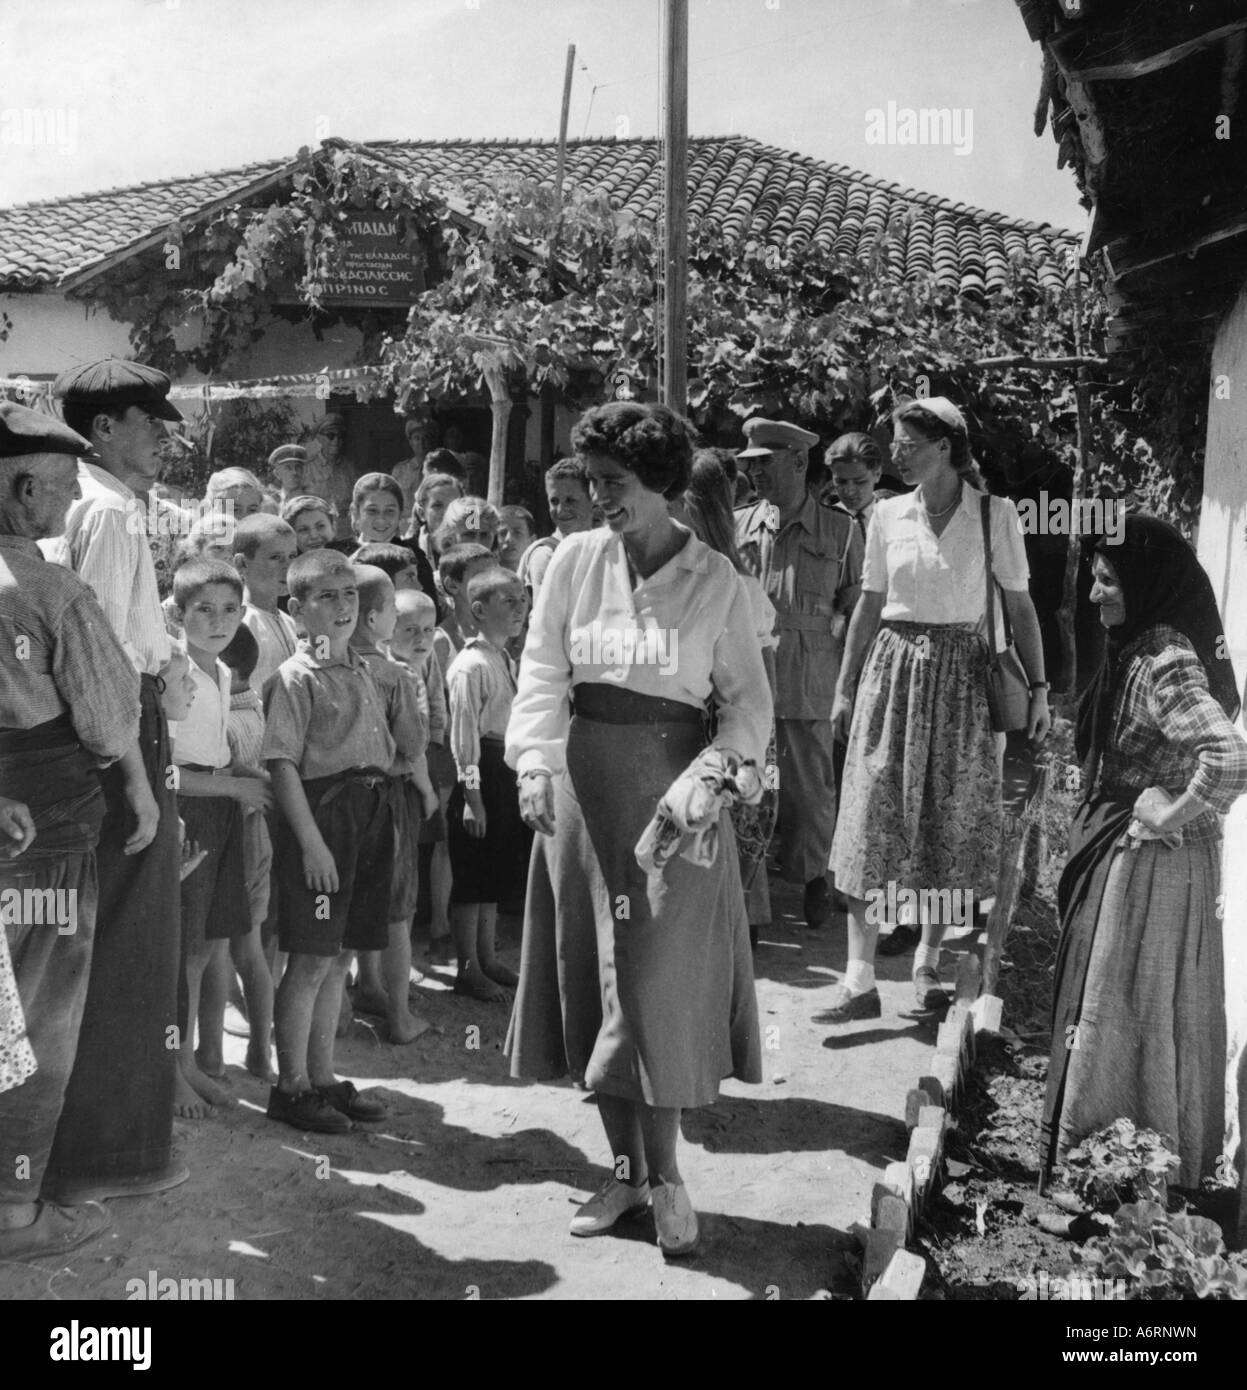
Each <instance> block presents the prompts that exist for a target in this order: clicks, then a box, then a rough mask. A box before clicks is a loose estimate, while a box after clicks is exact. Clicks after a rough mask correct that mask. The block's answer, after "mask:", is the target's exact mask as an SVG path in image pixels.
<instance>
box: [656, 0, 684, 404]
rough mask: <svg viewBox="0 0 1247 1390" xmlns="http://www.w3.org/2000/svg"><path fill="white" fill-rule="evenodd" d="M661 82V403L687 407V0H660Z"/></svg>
mask: <svg viewBox="0 0 1247 1390" xmlns="http://www.w3.org/2000/svg"><path fill="white" fill-rule="evenodd" d="M663 20H664V30H665V32H664V36H663V37H664V44H665V51H666V86H665V91H664V100H663V213H664V217H665V227H664V233H665V236H664V244H665V251H666V270H667V274H666V285H665V289H664V294H665V297H664V300H663V310H664V314H663V319H664V323H663V337H662V342H663V380H662V398H661V399H662V401H663V403H664V404H665V405H668V406H670V407H671V409H672V410H675V411H678V412H679V413H680V414H681V415H683V414H684V413H685V411H686V410H687V409H688V0H663Z"/></svg>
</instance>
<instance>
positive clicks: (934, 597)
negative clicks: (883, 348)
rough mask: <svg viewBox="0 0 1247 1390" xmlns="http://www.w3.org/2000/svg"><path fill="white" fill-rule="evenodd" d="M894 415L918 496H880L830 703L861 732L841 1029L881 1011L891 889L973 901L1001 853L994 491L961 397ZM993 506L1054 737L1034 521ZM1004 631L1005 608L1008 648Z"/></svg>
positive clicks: (847, 845) (1033, 731) (927, 931)
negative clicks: (1031, 580)
mask: <svg viewBox="0 0 1247 1390" xmlns="http://www.w3.org/2000/svg"><path fill="white" fill-rule="evenodd" d="M892 419H893V427H894V436H893V443H892V456H893V459H894V461H895V464H896V469H897V472H898V473H899V474H900V476H901V478H902V479H903V480H904V481H905V482H906V483H911V484H915V485H916V487H915V490H914V491H913V492H911V493H908V494H905V495H903V496H900V497H891V498H887V499H885V500H883V501H881V502H879V503H878V504H877V506H876V508H875V512H874V515H873V516H872V518H871V520H870V526H869V529H868V531H867V537H866V563H865V568H864V570H863V574H862V596H861V599H860V600H859V602H858V605H857V608H856V609H855V610H854V613H853V620H852V623H851V624H850V627H849V636H848V642H847V647H846V651H845V657H844V664H843V666H842V667H841V669H840V679H839V682H838V684H837V687H836V703H835V706H834V708H833V710H832V721H833V723H834V725H835V730H836V735H837V737H839V738H841V739H843V738H846V737H847V738H848V752H847V754H846V757H845V773H844V787H843V791H842V796H841V801H840V813H839V818H838V820H837V822H836V835H835V840H834V841H833V843H832V848H831V862H830V867H831V869H832V870H834V872H835V875H836V885H837V887H838V888H839V889H840V890H841V891H842V892H843V893H844V894H845V896H846V897H847V898H848V899H849V961H848V969H847V971H846V973H845V978H844V982H843V984H841V985H839V986H838V987H837V990H836V995H835V998H834V1000H833V1004H832V1008H831V1009H830V1011H829V1013H828V1015H827V1016H828V1018H829V1019H830V1021H832V1022H836V1023H843V1022H848V1021H850V1020H852V1019H859V1018H878V1017H879V1015H880V1012H881V1009H880V1002H879V993H878V990H877V989H876V988H875V971H874V955H875V943H876V938H877V936H878V932H879V925H880V923H881V922H882V921H883V920H884V918H885V916H886V910H887V904H889V903H895V902H896V901H897V899H896V897H895V896H893V895H891V894H889V891H888V890H889V887H890V886H891V887H894V889H895V890H896V891H897V892H898V893H899V891H900V890H901V889H909V890H912V891H915V892H917V893H918V894H920V895H921V896H920V898H919V899H918V901H919V902H920V903H922V904H923V905H924V906H926V905H929V904H932V903H937V904H940V905H945V904H947V905H952V904H962V905H964V904H965V903H966V902H967V901H968V899H967V898H966V897H965V896H964V895H965V894H971V895H974V897H983V896H987V895H989V894H990V893H992V892H993V891H994V888H995V882H996V873H997V868H998V860H999V856H1000V833H1001V806H1000V748H1001V741H1002V738H1003V736H1002V735H997V734H995V733H994V732H993V731H992V727H991V720H990V716H989V713H988V708H987V694H986V689H987V684H986V682H987V676H986V672H987V647H986V644H985V642H984V640H983V637H984V632H985V627H986V603H987V599H986V595H987V585H986V576H985V572H984V570H985V566H984V545H983V531H982V521H981V516H980V499H981V497H982V495H983V491H985V489H983V485H982V480H981V479H980V477H979V474H978V470H977V469H976V468H975V467H974V463H973V460H972V459H971V457H970V443H969V436H968V433H967V431H966V424H965V420H964V419H963V418H962V415H961V412H960V411H959V410H958V409H957V407H956V406H955V405H953V403H952V402H951V401H949V400H948V399H946V398H945V397H943V396H933V397H930V398H928V399H923V400H917V401H912V402H910V403H908V404H905V405H902V406H900V407H899V408H898V409H897V410H896V411H895V412H894V414H893V417H892ZM990 506H991V537H992V570H993V574H994V577H995V581H996V583H997V584H998V585H999V587H1000V590H1001V592H1002V593H1003V599H1004V602H1003V608H1004V609H1005V610H1006V611H1007V612H1008V615H1009V620H1010V622H1011V624H1012V627H1013V632H1014V637H1015V641H1016V644H1017V650H1018V656H1019V657H1020V659H1021V661H1022V665H1023V667H1024V668H1025V670H1026V673H1027V678H1028V680H1029V681H1030V683H1031V701H1030V714H1029V720H1028V725H1027V733H1028V735H1029V736H1030V738H1032V739H1036V740H1037V739H1042V738H1043V737H1044V735H1045V734H1046V733H1047V731H1048V727H1049V725H1050V723H1051V718H1050V716H1049V713H1048V698H1047V695H1048V691H1047V683H1046V682H1045V680H1044V668H1043V647H1042V644H1041V642H1040V636H1039V623H1038V620H1037V618H1036V616H1035V608H1034V605H1033V604H1032V603H1031V599H1030V595H1029V593H1028V592H1027V581H1028V576H1029V571H1028V569H1027V564H1026V552H1025V549H1024V548H1023V544H1022V535H1021V527H1020V525H1019V522H1018V515H1017V510H1016V508H1015V507H1014V505H1013V503H1012V502H1010V501H1008V500H1007V499H1006V498H1000V497H993V498H992V499H991V503H990ZM1002 637H1003V621H1002V619H1001V616H1000V613H999V611H998V613H997V633H996V642H997V646H998V647H999V645H1000V644H1001V641H1002ZM859 677H860V683H859ZM955 894H961V895H963V896H960V897H956V896H953V895H955ZM936 895H938V896H936ZM969 900H973V899H969ZM946 915H952V914H946ZM923 916H924V917H925V920H923V921H922V922H921V944H920V945H919V946H918V948H917V950H916V951H915V954H914V975H913V978H914V991H915V997H916V1001H917V1003H918V1005H919V1007H922V1008H928V1009H929V1008H935V1007H937V1006H938V1005H939V1004H941V1003H942V1002H943V1000H944V993H943V990H942V988H941V986H940V978H939V958H940V940H941V938H942V936H943V933H944V930H945V928H946V927H947V926H948V925H949V922H948V921H946V920H941V914H940V912H938V911H931V910H929V908H928V910H927V911H926V912H925V913H924V914H923ZM897 930H904V928H897ZM911 930H913V929H911ZM915 934H916V933H915Z"/></svg>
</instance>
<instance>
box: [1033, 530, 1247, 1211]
mask: <svg viewBox="0 0 1247 1390" xmlns="http://www.w3.org/2000/svg"><path fill="white" fill-rule="evenodd" d="M1119 535H1120V543H1119V544H1112V543H1111V541H1110V539H1109V538H1107V537H1106V538H1103V539H1101V540H1100V541H1099V542H1098V544H1097V545H1096V546H1095V549H1094V554H1093V557H1092V578H1093V581H1094V582H1093V584H1092V589H1091V601H1092V603H1094V604H1098V605H1099V609H1100V622H1101V623H1102V625H1103V626H1104V627H1105V629H1106V630H1107V633H1108V640H1107V643H1106V654H1105V658H1104V662H1103V664H1102V665H1101V667H1100V670H1099V672H1098V673H1097V675H1096V677H1095V680H1094V681H1093V683H1092V684H1091V685H1090V686H1089V687H1088V689H1087V691H1086V693H1085V694H1084V695H1083V698H1082V701H1081V702H1080V704H1079V710H1078V724H1077V732H1076V749H1077V753H1078V757H1079V760H1080V763H1081V768H1082V786H1083V801H1082V803H1081V805H1080V806H1079V808H1078V811H1077V813H1076V814H1075V817H1074V823H1073V826H1072V828H1071V831H1070V847H1069V859H1068V861H1067V862H1066V866H1065V871H1064V873H1063V874H1062V876H1061V883H1060V888H1059V890H1058V907H1059V910H1060V914H1061V941H1060V945H1059V947H1058V950H1057V963H1056V980H1055V985H1054V992H1053V1012H1052V1023H1053V1026H1052V1055H1051V1058H1050V1059H1049V1062H1048V1090H1047V1096H1046V1099H1045V1104H1044V1120H1043V1134H1042V1142H1041V1157H1042V1163H1043V1176H1044V1178H1045V1179H1046V1178H1047V1176H1048V1174H1049V1173H1050V1172H1051V1169H1052V1166H1053V1164H1054V1163H1056V1162H1058V1161H1060V1159H1061V1158H1062V1157H1063V1156H1064V1154H1065V1152H1066V1150H1067V1149H1069V1148H1070V1147H1072V1146H1074V1145H1076V1144H1077V1143H1079V1142H1080V1141H1081V1140H1082V1139H1084V1138H1085V1137H1086V1136H1087V1135H1088V1134H1091V1133H1093V1132H1094V1131H1095V1130H1097V1129H1101V1128H1103V1127H1104V1126H1105V1125H1108V1124H1111V1123H1112V1122H1113V1121H1114V1120H1116V1119H1118V1118H1121V1117H1124V1118H1126V1119H1130V1120H1133V1121H1134V1123H1135V1124H1136V1125H1137V1126H1139V1127H1140V1128H1147V1129H1151V1130H1155V1131H1156V1132H1157V1133H1158V1134H1161V1135H1164V1136H1165V1137H1166V1138H1167V1139H1168V1140H1169V1141H1170V1142H1171V1144H1172V1145H1173V1146H1174V1147H1175V1148H1176V1151H1177V1153H1178V1156H1179V1158H1180V1159H1181V1167H1180V1168H1179V1171H1178V1173H1177V1175H1176V1181H1177V1182H1178V1184H1179V1185H1181V1186H1184V1187H1196V1186H1198V1184H1199V1181H1200V1179H1201V1178H1202V1177H1204V1176H1206V1175H1208V1174H1210V1173H1212V1172H1213V1171H1214V1169H1215V1165H1216V1160H1217V1157H1218V1156H1219V1155H1220V1153H1221V1148H1222V1142H1223V1138H1224V1129H1225V1068H1226V1024H1225V979H1224V974H1223V961H1222V948H1221V922H1220V919H1219V914H1218V911H1217V895H1218V892H1219V888H1220V865H1221V828H1222V817H1223V816H1224V815H1225V813H1226V812H1227V811H1228V810H1229V809H1230V806H1231V805H1232V804H1233V802H1234V801H1235V800H1236V798H1238V797H1239V796H1241V795H1242V794H1243V792H1244V791H1247V742H1245V741H1244V740H1243V737H1242V736H1241V734H1239V732H1238V731H1237V730H1236V729H1235V727H1234V725H1233V723H1232V721H1233V720H1234V719H1235V718H1236V717H1237V715H1238V711H1239V708H1240V702H1239V697H1238V692H1237V689H1236V686H1235V680H1234V670H1233V667H1232V665H1231V663H1230V659H1229V656H1228V654H1227V652H1226V646H1225V635H1224V632H1223V631H1222V627H1221V618H1220V615H1219V614H1218V612H1217V604H1216V600H1215V598H1214V597H1213V592H1212V585H1211V584H1210V583H1209V581H1208V577H1207V575H1206V574H1205V573H1204V571H1203V570H1202V569H1201V567H1200V564H1199V561H1198V559H1197V558H1196V556H1195V552H1194V551H1193V550H1192V549H1191V547H1190V546H1189V545H1188V544H1187V542H1186V541H1185V540H1184V539H1183V537H1182V535H1181V534H1180V533H1179V532H1178V531H1177V530H1175V529H1174V528H1173V527H1172V526H1170V525H1169V524H1168V523H1167V522H1164V521H1161V520H1159V519H1158V518H1156V517H1152V516H1144V515H1128V516H1127V517H1126V518H1125V526H1124V534H1121V533H1119Z"/></svg>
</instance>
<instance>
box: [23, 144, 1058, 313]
mask: <svg viewBox="0 0 1247 1390" xmlns="http://www.w3.org/2000/svg"><path fill="white" fill-rule="evenodd" d="M362 148H366V149H369V150H371V151H372V152H375V154H376V155H377V156H378V157H380V158H383V159H385V160H387V161H388V162H390V163H392V164H394V165H396V166H397V167H399V168H401V169H402V170H404V171H405V172H408V173H411V174H414V175H417V176H422V177H427V178H428V179H429V181H430V183H431V184H433V185H434V186H436V187H439V188H443V189H446V191H452V192H453V191H460V190H462V191H464V192H468V193H471V192H474V191H478V190H481V189H484V188H488V187H489V185H490V184H491V183H492V182H494V181H496V180H500V179H504V178H508V177H509V178H514V177H517V176H522V177H526V178H532V179H536V180H537V181H539V182H542V183H545V184H546V185H548V186H552V185H553V181H554V165H555V155H556V149H555V144H554V142H553V141H548V140H480V141H472V140H443V141H403V140H382V141H375V142H372V143H371V144H370V145H369V146H367V147H362ZM294 162H295V161H294V160H293V159H286V160H270V161H267V162H264V163H259V164H248V165H244V166H242V167H240V168H237V169H226V170H219V171H217V172H214V173H208V174H200V175H196V176H194V177H187V178H177V179H166V180H159V181H154V182H150V183H144V184H139V185H137V186H136V187H132V188H116V189H109V190H107V191H103V192H96V193H85V194H79V195H76V196H74V197H70V198H58V199H55V200H53V201H50V202H45V203H31V204H25V205H22V206H18V207H11V208H0V287H2V286H6V285H7V286H9V287H17V288H23V289H30V288H37V287H41V286H46V285H54V284H56V283H57V282H58V281H59V280H61V279H63V278H64V277H66V276H67V275H70V274H72V273H74V272H77V271H80V270H83V269H86V268H89V267H90V266H92V265H94V264H96V263H97V262H99V261H101V260H103V259H104V258H106V257H108V256H110V255H114V254H117V253H118V252H122V251H124V250H125V248H126V247H128V246H129V245H130V244H131V243H133V242H135V241H138V240H140V239H142V238H143V237H146V236H151V235H155V234H158V233H159V232H161V231H162V230H163V229H164V228H165V227H166V226H168V225H169V223H170V222H172V221H174V220H176V219H178V218H182V219H184V220H192V219H193V218H195V217H197V216H199V215H200V214H201V213H202V210H203V209H204V208H205V207H206V206H207V205H209V204H212V203H214V202H220V201H224V202H226V203H228V202H229V201H230V200H231V199H236V198H240V197H241V196H242V195H243V194H244V193H245V191H246V190H247V189H248V187H249V186H250V185H252V184H254V183H256V182H257V181H259V180H262V179H265V178H267V177H275V178H277V180H278V181H280V176H283V175H284V173H285V171H287V170H288V169H290V168H291V167H292V166H293V164H294ZM565 183H566V186H567V187H569V188H570V187H577V186H578V187H581V188H584V189H587V190H591V191H594V192H598V193H603V194H606V195H607V196H608V197H609V198H610V200H611V201H612V203H614V204H615V206H616V207H619V208H621V209H623V210H625V211H627V212H630V213H632V214H634V215H636V216H638V217H647V218H651V219H652V218H655V217H656V215H657V212H658V205H659V196H660V193H661V188H662V164H661V149H660V146H659V144H658V142H657V141H656V140H653V139H637V140H572V141H569V142H568V148H567V161H566V172H565ZM689 217H690V220H691V221H693V222H694V223H696V222H698V221H702V220H707V221H711V222H715V223H718V225H719V226H720V227H721V228H722V230H723V231H724V232H726V233H728V234H729V235H740V234H747V235H750V236H754V237H757V238H759V239H760V240H767V241H771V242H775V243H778V244H788V245H792V246H805V245H808V244H809V243H810V242H811V241H812V242H815V243H816V244H818V245H820V246H823V247H832V246H834V247H835V248H836V249H837V250H841V251H844V252H845V253H846V254H850V255H863V254H865V253H866V252H867V251H869V249H870V247H871V245H872V244H873V243H874V241H875V240H876V239H877V238H878V237H881V236H887V235H889V229H890V228H893V227H895V234H894V236H893V240H892V242H891V245H890V249H889V259H890V264H891V265H892V266H893V268H894V269H895V270H896V272H897V274H898V275H903V276H911V275H916V274H930V273H931V272H932V271H934V272H935V274H936V275H937V276H938V277H939V278H940V280H941V281H943V282H945V283H948V284H951V285H954V286H960V288H961V289H962V290H963V291H969V292H972V293H977V292H981V290H982V288H983V287H986V288H988V289H992V288H996V287H998V286H999V285H1002V284H1004V283H1006V281H1007V280H1008V279H1009V277H1010V275H1011V270H1010V262H1011V261H1013V260H1015V259H1016V260H1020V262H1021V264H1022V265H1023V267H1024V269H1028V270H1029V271H1030V273H1031V274H1032V275H1033V276H1034V277H1035V278H1037V279H1038V280H1039V282H1040V283H1042V284H1050V285H1055V284H1061V283H1064V279H1065V275H1066V273H1067V272H1066V270H1065V261H1064V257H1065V252H1066V249H1067V248H1068V247H1069V246H1071V245H1074V244H1076V241H1077V237H1076V234H1075V233H1073V232H1070V231H1066V230H1065V229H1062V228H1054V227H1050V226H1048V225H1047V224H1046V223H1044V224H1037V223H1034V222H1023V221H1019V220H1016V219H1012V218H1008V217H1005V216H1004V215H1003V214H1001V213H996V212H986V211H984V210H982V209H979V208H972V207H966V206H965V205H964V204H961V203H956V204H954V203H952V202H950V201H949V200H947V199H944V198H940V197H937V196H936V195H935V194H931V193H922V192H918V191H916V190H914V189H908V188H902V187H901V186H900V185H898V184H894V183H888V182H886V181H885V180H882V179H878V178H874V177H872V176H871V175H869V174H863V173H861V172H859V171H858V170H855V169H850V168H847V167H846V166H844V165H840V164H830V163H825V162H823V161H821V160H816V159H811V158H809V157H808V156H806V155H801V154H796V153H794V152H793V151H790V150H782V149H778V148H776V147H774V146H769V145H762V144H760V143H759V142H758V141H756V140H751V139H749V138H748V137H747V136H743V135H728V136H698V137H694V138H693V139H691V140H690V141H689Z"/></svg>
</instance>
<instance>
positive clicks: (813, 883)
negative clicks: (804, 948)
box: [801, 875, 831, 928]
mask: <svg viewBox="0 0 1247 1390" xmlns="http://www.w3.org/2000/svg"><path fill="white" fill-rule="evenodd" d="M830 898H831V894H830V892H829V891H828V888H827V880H826V878H824V877H822V876H821V875H820V876H819V877H818V878H812V879H810V881H809V883H807V884H806V885H805V896H804V898H803V899H802V902H801V912H802V915H803V916H804V917H805V924H806V926H807V927H813V928H818V927H821V926H822V925H823V924H824V923H825V922H826V921H827V919H828V918H829V917H830V916H831V902H830Z"/></svg>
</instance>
